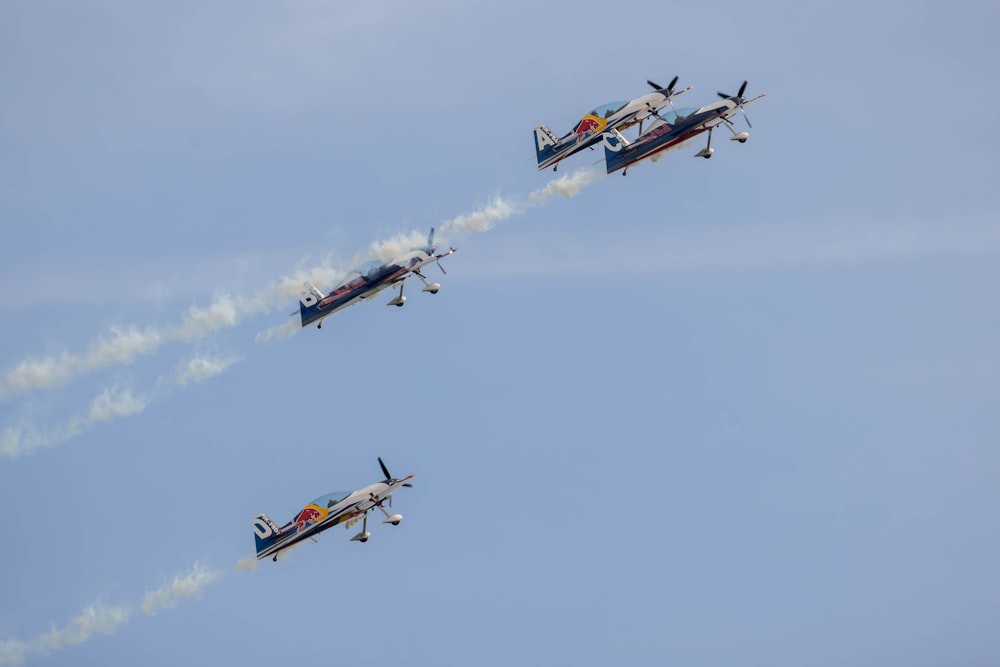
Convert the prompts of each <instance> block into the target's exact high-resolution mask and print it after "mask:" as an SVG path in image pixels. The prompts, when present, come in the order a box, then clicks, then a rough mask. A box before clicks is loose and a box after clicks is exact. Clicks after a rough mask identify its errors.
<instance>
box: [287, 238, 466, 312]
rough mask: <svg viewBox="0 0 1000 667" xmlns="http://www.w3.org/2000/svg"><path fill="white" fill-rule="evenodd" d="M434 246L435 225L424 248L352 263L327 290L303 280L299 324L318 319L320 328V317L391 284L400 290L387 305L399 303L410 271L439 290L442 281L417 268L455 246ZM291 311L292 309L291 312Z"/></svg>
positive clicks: (431, 288)
mask: <svg viewBox="0 0 1000 667" xmlns="http://www.w3.org/2000/svg"><path fill="white" fill-rule="evenodd" d="M435 250H437V246H435V245H434V228H433V227H431V233H430V234H428V236H427V245H426V246H424V247H423V248H413V249H411V250H410V252H408V253H406V254H405V255H402V256H400V257H396V258H394V259H392V260H390V261H388V262H380V261H378V260H375V261H372V262H367V263H365V264H362V265H361V266H358V267H355V268H354V269H351V271H350V272H349V273H348V274H347V276H346V277H345V278H344V279H343V280H341V281H340V283H339V284H337V286H336V287H334V288H333V291H332V292H330V293H329V294H323V293H322V292H320V291H319V290H318V289H316V287H315V286H314V285H312V284H311V283H306V284H305V285H304V287H305V289H304V291H303V292H302V293H301V294H300V296H299V315H300V316H301V318H302V326H303V327H307V326H309V325H310V324H312V323H313V322H316V321H318V322H319V323H318V324H317V325H316V328H317V329H322V328H323V318H325V317H329V316H330V315H333V314H334V313H335V312H337V311H338V310H342V309H344V308H346V307H347V306H353V305H354V304H356V303H359V302H361V301H364V300H367V299H371V298H372V297H373V296H375V295H376V294H378V293H379V292H381V291H382V290H384V289H385V288H387V287H390V286H392V285H399V294H397V295H396V296H395V297H393V298H392V300H391V301H389V303H388V304H387V305H389V306H399V307H402V306H403V304H404V303H406V297H405V296H403V281H405V280H406V279H407V278H409V277H410V276H411V275H415V276H417V277H418V278H420V280H422V281H423V283H424V289H423V290H422V291H424V292H430V293H431V294H437V293H438V290H439V289H441V284H440V283H429V282H427V278H426V277H425V276H424V274H422V273H421V272H420V269H422V268H423V267H424V266H426V265H428V264H433V263H437V262H440V261H441V260H442V259H444V258H445V257H447V256H448V255H450V254H452V253H454V252H457V251H458V248H450V249H449V250H448V252H445V253H441V254H439V255H435V254H434V251H435ZM438 268H439V269H441V273H445V274H446V273H447V272H446V271H445V270H444V267H443V266H441V264H438ZM294 314H295V313H292V315H294Z"/></svg>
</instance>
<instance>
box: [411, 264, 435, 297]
mask: <svg viewBox="0 0 1000 667" xmlns="http://www.w3.org/2000/svg"><path fill="white" fill-rule="evenodd" d="M438 266H440V264H439V265H438ZM413 273H415V274H417V278H420V280H422V281H423V283H424V289H423V291H424V292H430V293H431V294H437V293H438V290H439V289H441V283H429V282H427V278H425V277H424V274H422V273H420V271H414V272H413Z"/></svg>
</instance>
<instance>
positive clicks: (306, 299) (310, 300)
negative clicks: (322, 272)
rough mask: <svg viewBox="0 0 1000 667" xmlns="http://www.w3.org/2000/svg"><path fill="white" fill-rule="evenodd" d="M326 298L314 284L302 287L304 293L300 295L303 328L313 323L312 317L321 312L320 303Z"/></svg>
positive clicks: (306, 284)
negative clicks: (318, 311)
mask: <svg viewBox="0 0 1000 667" xmlns="http://www.w3.org/2000/svg"><path fill="white" fill-rule="evenodd" d="M325 296H326V295H325V294H323V293H322V292H320V291H319V290H318V289H316V288H315V287H314V286H313V284H312V283H305V284H303V285H302V291H301V292H300V293H299V315H301V316H302V326H306V325H307V324H308V323H309V322H311V321H312V320H311V319H310V316H311V315H313V314H314V313H315V312H316V311H317V310H319V302H320V301H321V300H322V299H323V297H325Z"/></svg>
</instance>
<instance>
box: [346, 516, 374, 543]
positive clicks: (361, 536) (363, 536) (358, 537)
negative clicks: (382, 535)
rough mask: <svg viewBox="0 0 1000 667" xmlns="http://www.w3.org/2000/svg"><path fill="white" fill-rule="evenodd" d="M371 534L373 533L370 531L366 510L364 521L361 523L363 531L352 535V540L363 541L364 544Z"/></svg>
mask: <svg viewBox="0 0 1000 667" xmlns="http://www.w3.org/2000/svg"><path fill="white" fill-rule="evenodd" d="M371 536H372V534H371V533H369V532H368V512H365V518H364V523H362V524H361V532H360V533H358V534H357V535H355V536H354V537H352V538H351V542H361V543H362V544H363V543H365V542H367V541H368V538H369V537H371Z"/></svg>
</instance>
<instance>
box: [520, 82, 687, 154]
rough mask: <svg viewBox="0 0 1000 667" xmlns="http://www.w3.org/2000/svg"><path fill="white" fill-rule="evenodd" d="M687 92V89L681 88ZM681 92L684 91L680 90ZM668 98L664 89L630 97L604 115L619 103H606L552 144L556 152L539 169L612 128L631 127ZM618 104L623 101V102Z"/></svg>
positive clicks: (662, 104)
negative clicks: (633, 97) (603, 110)
mask: <svg viewBox="0 0 1000 667" xmlns="http://www.w3.org/2000/svg"><path fill="white" fill-rule="evenodd" d="M681 92H683V91H681ZM677 94H680V93H677ZM668 101H669V100H668V97H667V96H666V95H665V94H663V93H661V92H654V93H649V94H647V95H643V96H641V97H637V98H635V99H634V100H630V101H629V102H628V103H626V104H625V105H624V106H622V107H621V108H619V109H617V110H616V111H614V112H611V113H609V114H608V115H604V114H602V113H600V110H601V109H602V108H605V107H609V106H611V105H613V104H615V103H613V102H612V103H610V104H608V105H602V106H601V107H597V108H596V109H594V110H593V111H592V112H590V113H588V114H586V115H585V116H584V117H583V118H581V119H580V121H579V122H578V123H577V124H576V127H574V129H572V130H570V131H569V132H568V133H566V134H565V135H563V137H562V138H561V139H559V141H558V142H556V144H555V145H554V146H553V147H552V150H553V154H552V155H551V157H549V158H548V159H545V160H542V161H541V162H539V163H538V169H539V170H542V169H547V168H548V167H551V166H552V165H554V164H556V163H557V162H560V161H562V160H564V159H566V158H567V157H569V156H570V155H573V154H574V153H577V152H579V151H582V150H583V149H585V148H590V147H591V146H593V145H595V144H596V143H597V142H599V141H600V140H601V137H602V136H603V133H604V132H605V131H606V130H611V129H624V128H626V127H630V126H631V125H634V124H635V123H638V122H639V121H640V120H643V119H645V118H647V117H648V116H649V115H651V114H653V113H655V112H657V111H659V110H660V109H662V108H663V107H665V106H666V105H667V102H668ZM618 104H621V103H620V102H619V103H618Z"/></svg>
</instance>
